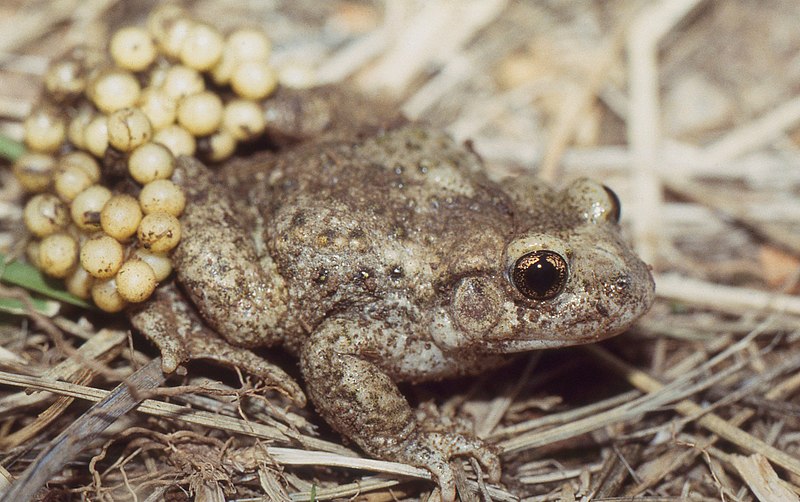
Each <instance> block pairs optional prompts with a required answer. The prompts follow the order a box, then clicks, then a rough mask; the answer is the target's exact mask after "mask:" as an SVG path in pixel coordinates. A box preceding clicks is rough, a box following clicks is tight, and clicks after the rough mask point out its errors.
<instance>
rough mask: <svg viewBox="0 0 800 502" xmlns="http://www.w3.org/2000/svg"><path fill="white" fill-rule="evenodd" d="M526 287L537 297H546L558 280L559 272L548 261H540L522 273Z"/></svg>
mask: <svg viewBox="0 0 800 502" xmlns="http://www.w3.org/2000/svg"><path fill="white" fill-rule="evenodd" d="M522 277H523V280H524V281H525V287H526V288H527V289H530V290H531V291H535V292H536V294H537V295H540V296H542V295H545V294H547V292H548V291H549V290H550V289H551V288H552V287H553V284H554V283H555V282H556V281H557V280H558V270H557V269H556V267H554V266H553V264H552V263H550V262H549V261H547V260H539V261H537V262H536V263H534V264H532V265H530V266H529V267H526V268H525V270H524V271H523V272H522Z"/></svg>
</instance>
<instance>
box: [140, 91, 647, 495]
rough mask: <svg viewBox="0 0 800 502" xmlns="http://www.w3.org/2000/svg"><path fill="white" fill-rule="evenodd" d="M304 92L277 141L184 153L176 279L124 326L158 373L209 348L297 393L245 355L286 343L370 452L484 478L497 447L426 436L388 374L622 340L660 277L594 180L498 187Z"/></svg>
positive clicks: (327, 407) (410, 376) (390, 126)
mask: <svg viewBox="0 0 800 502" xmlns="http://www.w3.org/2000/svg"><path fill="white" fill-rule="evenodd" d="M315 92H316V93H311V94H292V93H291V92H284V93H283V94H279V95H278V96H277V97H276V98H274V101H273V103H274V105H273V106H274V109H275V110H283V111H282V112H281V113H279V114H277V115H276V116H273V117H271V123H272V124H273V130H272V134H271V137H272V138H273V141H275V142H276V143H277V144H278V145H279V146H280V145H283V148H282V149H279V150H277V152H272V153H261V154H257V155H255V156H253V157H252V158H250V159H246V160H239V161H235V162H231V163H229V164H227V165H226V166H224V167H222V168H221V169H220V170H217V171H211V170H209V169H207V168H206V167H204V166H203V165H201V164H200V163H198V162H196V161H194V160H191V159H188V158H184V159H182V161H181V162H180V164H181V167H180V169H179V171H178V173H177V175H176V181H178V182H179V183H180V184H182V185H183V186H184V188H185V190H186V192H187V198H188V204H187V209H186V212H185V214H184V215H183V217H182V224H183V229H184V231H183V235H184V238H183V240H182V241H181V243H180V246H179V247H178V249H177V250H176V252H175V254H174V262H175V267H176V270H177V283H178V284H179V286H180V289H179V288H177V287H175V286H174V285H173V286H170V285H166V286H162V287H161V288H159V289H160V290H159V292H158V294H157V295H158V298H159V300H160V301H152V302H148V303H146V304H145V305H142V306H139V307H138V310H137V311H135V312H133V315H132V319H133V321H134V324H135V325H136V326H137V327H138V328H139V329H140V330H141V331H143V332H144V333H145V334H147V335H148V336H149V337H150V338H151V339H152V340H153V341H154V342H155V343H156V344H157V345H158V346H159V348H160V349H161V351H162V355H163V361H164V369H165V370H166V371H172V370H174V369H175V368H176V367H177V366H178V364H180V363H181V362H182V361H183V360H185V359H188V358H209V359H214V360H216V361H218V362H221V363H223V364H228V365H237V366H239V367H241V368H243V369H244V370H245V371H248V372H251V373H253V374H255V375H258V376H260V377H263V378H265V379H267V380H269V381H271V382H272V383H274V384H276V385H279V386H280V387H282V388H283V389H284V390H285V391H286V392H287V393H288V394H290V395H292V396H293V397H294V398H295V399H296V400H297V401H300V402H303V401H304V396H303V393H302V391H301V390H300V389H299V388H298V387H297V386H296V384H295V383H294V382H293V381H292V380H291V379H290V378H289V377H288V376H286V375H285V374H284V373H283V372H282V371H281V370H280V369H279V368H276V367H275V366H273V365H270V364H268V363H266V362H265V361H264V360H263V359H261V358H259V357H257V356H256V355H254V354H253V353H252V352H249V351H248V350H246V349H244V348H242V347H257V346H272V345H278V344H280V345H283V346H284V347H285V348H286V349H287V350H288V351H289V352H290V353H292V354H294V355H296V356H297V357H298V358H299V360H300V371H301V373H302V375H303V378H304V380H305V388H306V390H307V392H308V394H309V396H310V397H311V400H312V401H313V403H314V405H315V406H316V408H317V410H319V412H320V413H321V414H322V416H323V417H324V418H325V420H327V421H328V423H330V424H331V425H332V426H333V427H334V428H335V429H337V430H338V431H340V432H341V433H342V434H344V435H345V436H347V437H349V438H350V439H352V440H353V441H355V443H357V444H358V445H359V446H360V447H361V448H362V449H363V450H364V451H366V452H367V453H369V454H370V455H374V456H376V457H379V458H384V459H391V460H397V461H400V462H407V463H409V464H413V465H418V466H422V467H425V468H427V469H429V470H430V471H431V472H432V474H433V475H434V477H435V478H436V480H437V481H438V483H439V485H440V487H441V490H442V496H443V499H445V500H453V499H454V498H455V488H454V487H455V484H454V479H453V472H452V471H451V468H450V466H449V465H448V460H449V459H450V458H451V457H452V456H456V455H466V456H474V457H475V458H477V459H478V460H479V461H480V462H481V463H482V464H483V466H484V467H485V468H486V469H487V471H488V473H489V475H490V478H491V479H493V480H496V479H497V478H498V477H499V473H500V469H499V462H498V459H497V457H496V455H495V454H494V453H493V452H492V449H491V448H490V447H489V446H488V445H486V444H485V443H483V442H482V441H480V440H478V439H477V438H474V437H470V436H468V435H464V434H457V433H455V432H452V433H447V432H441V429H442V427H437V430H435V431H434V430H427V429H426V427H425V426H423V425H422V424H420V423H418V422H417V421H416V419H415V414H414V412H413V411H412V409H411V408H410V406H409V404H408V403H407V401H406V399H405V398H404V397H403V395H402V394H401V393H400V392H399V391H398V388H397V386H396V384H395V382H422V381H429V380H436V379H441V378H447V377H454V376H459V375H470V374H477V373H480V372H482V371H484V370H486V369H488V368H493V367H497V366H499V365H501V364H503V363H504V362H505V361H507V360H508V359H509V356H508V354H509V353H516V352H520V351H527V350H532V349H542V348H549V347H563V346H567V345H575V344H580V343H587V342H594V341H598V340H602V339H604V338H607V337H609V336H612V335H615V334H617V333H620V332H621V331H623V330H625V329H626V328H627V327H628V326H630V325H631V323H633V322H634V321H635V320H636V319H637V318H638V317H639V316H641V315H642V314H643V313H644V312H645V311H646V310H647V309H648V308H649V307H650V304H651V303H652V301H653V290H654V285H653V280H652V278H651V276H650V273H649V271H648V267H647V266H646V265H645V264H644V263H642V261H641V260H640V259H639V258H638V257H636V255H635V254H634V253H633V251H631V249H630V248H629V247H628V246H627V245H626V244H625V243H624V242H623V241H622V239H621V237H620V232H619V226H618V223H617V220H618V218H619V205H618V201H617V198H616V196H615V195H614V194H613V192H611V190H609V189H608V188H606V187H604V186H603V185H600V184H597V183H595V182H592V181H589V180H585V179H582V180H578V181H575V182H573V183H572V184H571V185H569V186H568V187H567V188H565V189H564V190H562V191H556V190H552V189H550V188H548V187H547V186H545V185H544V184H543V183H542V182H540V181H537V180H536V179H534V178H529V177H524V178H517V179H510V180H506V181H503V182H500V183H496V182H494V181H492V180H490V179H489V178H488V177H487V176H486V174H485V173H484V170H483V168H482V165H481V161H480V159H479V158H478V156H477V155H475V153H473V152H472V151H471V150H470V149H469V148H468V147H466V148H465V147H464V146H463V145H460V144H457V143H455V142H454V141H453V140H452V139H450V138H449V137H448V136H447V135H446V134H444V133H442V132H439V131H436V130H431V129H428V128H425V127H422V126H419V125H415V124H410V123H407V122H405V121H404V120H402V119H400V118H397V117H395V118H391V119H389V120H387V121H385V122H382V123H381V122H380V121H378V120H376V119H372V120H371V121H370V120H369V119H366V120H365V119H364V117H360V116H355V115H353V114H354V113H356V112H354V111H353V110H356V109H359V108H360V109H362V110H363V109H365V110H366V111H367V113H372V114H373V117H374V116H375V115H377V114H378V112H376V109H375V108H374V107H373V106H372V105H370V106H365V105H364V104H363V103H362V104H360V105H357V106H353V100H351V99H348V98H346V97H339V95H338V94H337V93H336V92H333V91H331V90H329V89H328V90H320V91H315ZM331 94H332V95H334V96H335V98H334V99H329V98H330V95H331ZM320 95H324V96H327V97H326V98H324V99H320V98H319V96H320ZM285 103H289V105H286V106H283V104H285ZM348 114H349V115H348ZM356 115H358V114H357V113H356ZM309 117H310V118H309ZM320 117H322V118H320ZM354 122H355V123H360V124H362V125H360V126H353V125H352V123H354ZM342 123H350V124H351V125H350V126H348V127H347V128H342V127H337V124H342ZM309 124H313V125H309ZM187 299H188V300H187ZM198 314H199V317H198ZM201 318H202V321H201ZM217 335H219V336H217Z"/></svg>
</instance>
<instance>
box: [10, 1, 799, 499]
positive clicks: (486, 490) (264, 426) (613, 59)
mask: <svg viewBox="0 0 800 502" xmlns="http://www.w3.org/2000/svg"><path fill="white" fill-rule="evenodd" d="M153 3H154V2H149V1H135V2H134V1H126V2H122V1H119V0H83V1H81V0H57V1H43V0H42V1H34V0H27V1H24V0H6V1H4V2H2V4H0V82H2V86H0V133H2V134H5V135H8V136H11V137H17V138H18V137H19V136H20V133H21V128H20V121H21V119H22V118H23V117H24V116H25V114H26V113H27V111H28V110H29V109H30V107H31V105H32V104H33V103H34V102H35V100H36V96H37V92H38V86H39V78H40V76H41V74H42V72H43V71H44V69H45V68H46V65H47V63H48V61H50V60H51V59H53V58H57V57H58V56H59V55H60V54H62V53H63V52H64V51H65V50H66V49H67V48H68V47H69V46H71V45H74V44H78V43H87V44H95V45H102V43H103V40H104V39H105V37H106V35H107V33H108V31H109V30H110V29H113V28H115V27H118V26H120V25H123V24H130V23H137V22H141V21H142V20H143V18H144V16H145V14H146V12H147V10H148V8H149V7H150V6H151V5H152V4H153ZM191 8H192V10H193V11H194V12H195V14H196V15H197V16H198V17H201V18H207V19H211V20H214V22H215V23H217V24H220V23H222V25H221V27H222V28H226V27H229V26H233V25H236V24H239V23H242V22H245V23H255V24H259V25H263V26H266V27H267V29H268V30H269V31H270V33H271V35H272V37H273V39H274V40H275V43H276V53H275V57H274V62H275V63H276V64H277V65H278V66H280V67H281V68H283V69H284V70H285V71H286V72H287V75H289V74H294V75H304V76H305V77H304V78H310V79H311V80H310V81H312V82H317V83H319V82H338V81H345V80H346V81H349V82H354V83H355V84H357V85H358V86H360V87H362V88H363V89H364V90H366V91H367V92H372V93H383V94H385V95H386V96H389V97H391V98H392V99H395V100H397V101H398V102H400V103H401V104H402V105H401V106H402V107H403V110H404V111H405V112H406V113H407V114H408V115H409V116H411V117H412V118H418V119H421V120H425V121H428V122H430V123H433V124H435V125H437V126H440V127H443V128H446V129H448V130H449V131H450V132H451V133H452V134H453V135H454V136H455V137H457V138H459V139H468V138H469V139H471V140H472V141H473V142H474V144H475V148H476V149H477V150H478V151H479V152H481V154H482V155H483V156H484V158H485V160H486V161H487V163H488V164H489V165H490V167H491V169H492V170H493V172H495V173H496V174H497V175H502V174H507V173H515V172H522V171H527V170H536V171H538V173H539V174H540V175H541V176H542V177H544V178H546V179H548V180H554V181H556V182H558V181H561V180H564V179H569V178H573V177H577V176H582V175H589V176H592V177H595V178H599V179H602V180H604V182H605V183H606V184H608V185H609V186H611V187H613V188H614V189H615V190H616V191H617V193H618V194H619V195H620V198H621V199H622V202H623V208H624V210H623V219H624V223H625V225H626V226H627V228H628V229H629V230H630V235H631V237H632V239H633V240H634V241H635V242H636V243H637V245H638V247H639V249H640V252H641V254H642V255H643V256H644V257H646V259H647V260H648V261H649V262H650V263H652V264H653V265H654V268H655V272H656V274H657V283H658V295H659V300H658V302H657V304H656V306H655V307H654V308H653V310H652V311H651V312H650V313H649V314H648V315H647V316H646V317H645V318H644V319H642V320H641V322H640V323H639V324H638V325H637V326H636V327H635V328H634V329H633V330H631V332H629V333H627V334H625V335H622V336H621V337H619V338H617V339H615V340H612V341H609V342H607V343H604V344H602V345H600V346H593V347H587V348H577V349H568V350H561V351H553V352H547V353H541V354H535V355H532V356H530V357H527V358H524V359H523V360H521V361H518V362H517V363H515V364H514V365H512V366H510V367H509V368H507V369H504V370H501V371H499V372H497V373H496V374H493V375H488V376H486V377H485V378H479V379H473V380H466V381H459V382H454V383H452V382H451V383H449V384H439V385H428V386H421V387H419V388H414V389H409V392H410V393H411V394H412V396H413V398H414V399H415V400H416V401H419V402H422V403H425V402H427V401H428V400H435V402H436V403H437V405H439V408H440V409H439V412H440V413H441V414H443V415H445V416H455V417H458V418H464V419H469V420H471V421H472V422H473V423H474V426H475V430H476V431H478V432H479V433H480V434H481V435H483V436H485V437H488V438H490V439H491V440H492V441H493V442H495V443H496V444H498V445H499V447H500V448H501V450H502V451H503V460H504V478H503V483H504V486H503V487H492V486H484V485H483V484H482V483H481V484H479V483H476V482H475V481H471V479H474V476H472V474H471V472H470V474H468V475H466V476H465V479H464V480H462V482H463V483H465V484H467V485H471V486H473V487H476V488H478V489H479V492H480V493H481V495H480V496H478V495H476V496H475V497H483V498H486V497H491V498H492V499H493V500H516V498H517V497H518V498H520V499H523V500H530V501H534V500H536V501H538V500H559V501H571V500H597V501H600V500H641V501H651V502H655V501H672V500H726V501H727V500H741V501H746V500H761V501H791V500H798V494H800V400H799V399H800V398H799V397H798V396H800V393H798V387H800V376H798V375H800V371H798V370H799V369H800V356H798V354H800V330H799V328H800V298H798V296H797V293H798V291H800V287H799V286H798V277H800V261H798V260H799V259H800V134H798V131H800V129H799V128H798V125H800V102H799V101H798V98H797V97H795V94H796V91H797V89H798V88H800V56H798V54H800V34H798V31H797V29H796V23H797V19H798V16H800V7H799V6H798V4H797V3H796V2H793V1H791V0H771V1H769V2H757V1H755V0H734V1H729V2H710V1H707V0H706V1H702V0H662V1H656V0H654V1H650V2H639V1H627V2H594V3H591V4H590V3H588V2H558V1H549V2H510V1H504V0H430V1H427V2H422V1H416V2H415V1H412V0H407V1H404V0H397V1H392V0H387V3H386V4H382V3H372V2H361V1H355V0H352V1H343V0H337V1H333V2H325V3H320V2H312V1H305V0H304V1H286V0H276V1H273V2H236V1H234V0H215V1H208V0H205V1H197V2H194V3H192V4H191ZM0 184H1V186H2V188H0V250H2V251H3V252H5V253H12V252H16V251H18V250H19V243H20V241H21V239H22V235H23V234H22V232H21V230H20V228H21V224H20V200H21V194H20V192H19V189H18V187H17V186H16V184H15V182H14V180H13V179H12V178H11V176H10V173H9V171H8V169H6V168H5V167H0ZM0 287H2V288H3V289H2V290H0V296H3V295H12V294H16V293H17V292H15V291H12V290H11V289H9V288H7V287H6V286H0ZM127 329H128V327H127V326H126V325H125V322H124V321H123V320H121V319H113V318H108V317H102V316H99V315H96V314H93V313H86V312H81V311H76V310H67V309H66V308H65V309H63V311H62V314H61V315H59V316H55V317H53V318H47V317H42V316H36V315H31V316H28V317H11V316H9V317H1V318H0V342H1V343H0V369H2V371H0V384H2V385H3V390H2V394H0V417H2V422H0V451H2V457H0V458H2V463H1V464H0V465H2V468H3V469H2V474H3V475H4V476H5V479H6V480H7V481H9V482H10V481H12V480H13V479H14V478H15V477H18V476H21V475H22V476H28V475H30V473H26V469H27V468H28V467H29V466H30V465H31V463H32V462H33V460H34V459H35V458H36V457H37V456H38V455H40V454H41V453H42V452H43V451H48V452H49V453H50V458H49V462H50V464H49V467H50V468H53V471H52V473H49V472H48V471H40V472H39V473H38V474H39V476H42V475H43V474H48V475H47V476H46V479H48V480H49V483H48V488H46V489H44V490H42V491H40V492H39V494H38V495H37V497H39V498H40V499H42V500H67V499H70V498H76V499H77V498H79V497H84V498H87V499H92V500H133V499H136V500H162V499H168V500H183V499H185V498H187V497H188V495H187V494H188V493H190V492H191V493H193V494H195V495H194V497H195V498H196V499H197V500H223V499H224V498H228V499H233V500H309V498H310V497H311V496H312V495H311V494H312V493H313V494H314V496H315V497H316V499H317V500H327V499H332V498H343V499H349V498H353V497H356V498H357V499H359V500H370V501H378V500H394V499H400V500H403V499H409V500H417V499H419V498H420V497H421V498H422V499H425V497H426V496H427V493H429V490H430V489H431V487H432V486H433V485H432V484H431V483H429V482H416V483H415V482H410V481H409V480H411V479H413V478H423V479H427V478H429V475H428V474H427V473H426V472H424V471H421V470H419V469H416V468H411V467H408V466H403V465H399V464H393V463H389V462H380V461H375V460H369V459H363V458H359V457H358V455H357V454H356V453H354V452H353V451H352V450H351V449H349V448H348V447H346V446H343V445H341V444H340V442H341V439H340V438H339V437H338V436H336V435H335V434H333V433H331V432H330V431H328V429H327V428H326V427H325V426H324V425H323V424H322V422H321V420H320V419H319V418H318V417H316V416H315V415H314V414H313V412H312V411H311V410H309V409H305V410H298V409H295V408H293V407H291V406H290V404H289V403H288V402H287V401H286V400H285V399H283V398H282V397H281V396H280V395H278V394H276V393H274V392H272V391H270V390H269V389H264V388H260V387H258V384H257V382H250V381H248V380H246V379H243V378H241V376H239V378H237V376H236V375H230V374H221V375H219V377H220V379H216V378H215V379H206V378H201V377H199V376H198V375H201V374H204V373H207V372H208V371H209V370H208V368H207V367H204V366H200V365H192V366H190V367H189V368H188V372H187V373H185V374H182V375H179V376H178V377H175V378H173V379H171V380H170V382H169V384H170V385H171V386H170V387H163V386H162V385H161V381H160V379H159V377H153V376H152V375H150V377H152V378H150V379H147V378H145V379H144V380H143V381H142V382H141V383H138V384H137V383H135V382H136V380H132V378H136V377H143V376H147V375H148V373H147V371H148V370H149V369H152V367H153V364H154V363H152V362H150V361H152V360H153V357H154V353H153V350H152V348H151V347H150V346H149V345H148V344H147V343H146V342H144V341H142V340H141V339H140V338H139V336H138V335H136V334H134V335H130V334H129V333H127ZM288 366H291V363H290V364H289V365H288ZM156 373H159V372H156ZM132 375H133V376H132ZM123 380H124V381H126V382H128V383H127V385H126V384H121V385H120V382H123ZM222 382H224V383H222ZM115 386H118V387H117V388H116V389H115V390H114V391H113V392H112V391H111V389H114V388H115ZM109 396H111V397H109ZM139 401H141V405H139V407H138V409H137V411H135V412H133V411H132V412H130V413H126V411H127V410H128V409H130V408H132V407H133V406H134V405H135V403H137V402H139ZM97 402H100V403H101V404H99V405H97V407H95V408H92V410H93V411H92V412H91V413H89V414H88V415H87V416H93V415H92V413H94V416H95V417H98V416H99V417H101V418H102V417H105V420H106V423H104V424H103V423H100V424H98V423H90V422H89V421H88V420H87V419H85V418H80V417H81V416H82V414H83V413H84V412H85V411H86V410H87V408H88V407H89V405H91V404H92V403H97ZM112 408H113V409H115V410H116V413H117V414H119V415H121V418H119V419H116V420H110V419H108V416H107V415H106V414H107V413H110V412H109V411H108V410H110V409H112ZM99 422H102V420H99ZM105 426H109V427H108V429H107V430H106V431H105V433H103V434H100V433H99V431H100V430H102V428H104V427H105ZM59 437H60V438H62V439H74V438H76V437H81V438H85V439H81V440H80V441H79V442H78V444H77V445H67V446H63V447H61V446H59V447H56V446H53V442H51V440H53V438H59ZM66 442H67V443H69V442H70V441H66ZM58 448H62V449H58ZM468 470H469V469H468ZM0 478H2V476H0ZM26 479H31V478H26ZM31 483H33V482H32V481H31ZM30 486H33V485H32V484H31V485H30ZM3 500H6V499H3Z"/></svg>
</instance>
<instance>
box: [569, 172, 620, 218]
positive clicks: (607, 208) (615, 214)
mask: <svg viewBox="0 0 800 502" xmlns="http://www.w3.org/2000/svg"><path fill="white" fill-rule="evenodd" d="M565 197H566V200H567V202H569V203H570V204H571V205H572V207H574V208H575V211H576V212H577V213H578V214H582V215H583V218H584V219H586V220H587V221H589V222H592V223H598V222H603V221H608V222H612V223H619V216H620V203H619V197H617V194H615V193H614V191H613V190H611V189H610V188H608V187H607V186H605V185H601V184H600V183H597V182H595V181H592V180H589V179H586V178H582V179H578V180H576V181H574V182H573V183H572V184H571V185H570V186H569V187H568V188H567V190H566V192H565Z"/></svg>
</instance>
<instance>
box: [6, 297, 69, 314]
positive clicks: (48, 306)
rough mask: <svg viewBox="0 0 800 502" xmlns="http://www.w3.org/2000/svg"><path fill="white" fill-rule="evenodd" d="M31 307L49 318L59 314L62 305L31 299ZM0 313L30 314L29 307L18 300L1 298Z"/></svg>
mask: <svg viewBox="0 0 800 502" xmlns="http://www.w3.org/2000/svg"><path fill="white" fill-rule="evenodd" d="M30 300H31V307H33V309H34V310H35V311H36V312H38V313H40V314H42V315H46V316H47V317H53V316H54V315H56V314H58V310H59V308H61V304H60V303H58V302H54V301H53V300H42V299H41V298H31V299H30ZM0 312H8V313H9V314H16V315H25V314H27V313H28V308H27V306H26V305H25V304H24V303H23V302H22V301H21V300H17V299H16V298H3V297H0Z"/></svg>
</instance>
